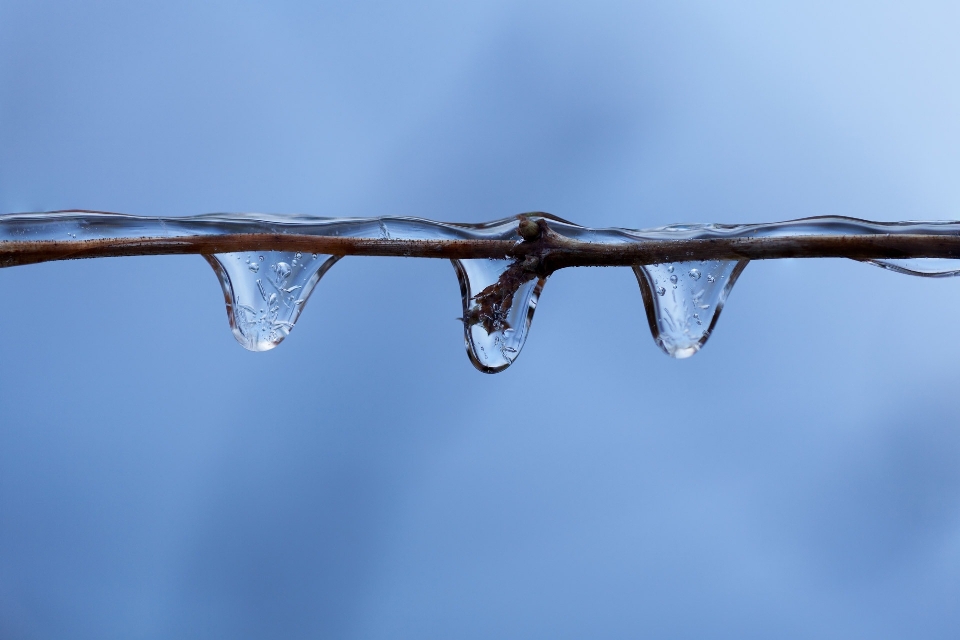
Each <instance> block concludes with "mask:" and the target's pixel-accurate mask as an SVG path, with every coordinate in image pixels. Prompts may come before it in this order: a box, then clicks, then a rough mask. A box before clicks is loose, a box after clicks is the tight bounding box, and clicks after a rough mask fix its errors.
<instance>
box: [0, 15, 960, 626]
mask: <svg viewBox="0 0 960 640" xmlns="http://www.w3.org/2000/svg"><path fill="white" fill-rule="evenodd" d="M399 4H401V3H397V4H394V3H391V4H376V3H372V4H371V3H337V4H327V5H322V4H315V3H279V2H271V3H262V4H257V3H241V2H234V3H216V2H211V3H176V2H163V3H154V4H148V3H127V2H115V3H109V2H103V3H49V2H11V1H10V0H0V212H3V213H12V212H19V211H37V210H51V209H64V208H86V209H102V210H111V211H122V212H128V213H138V214H145V215H187V214H195V213H205V212H212V211H265V212H276V213H284V212H290V213H292V212H301V213H310V214H316V215H329V216H340V215H345V216H373V215H418V216H425V217H429V218H435V219H440V220H450V221H483V220H489V219H495V218H500V217H504V216H507V215H511V214H514V213H518V212H522V211H528V210H534V209H538V210H546V211H550V212H552V213H554V214H556V215H559V216H562V217H565V218H568V219H571V220H574V221H576V222H579V223H581V224H587V225H594V226H626V227H633V228H641V227H648V226H655V225H661V224H668V223H672V222H701V221H703V222H759V221H770V220H782V219H790V218H796V217H802V216H809V215H820V214H838V215H848V216H856V217H865V218H871V219H876V220H899V219H957V218H958V217H960V213H958V212H960V181H958V180H957V176H958V175H960V119H958V117H957V114H958V113H960V72H958V71H960V69H958V61H960V39H958V38H957V37H956V25H957V24H958V23H960V9H958V6H957V5H956V3H948V2H945V3H920V2H909V3H907V2H903V3H887V2H869V3H868V2H862V3H856V2H847V3H837V2H817V1H813V2H811V1H809V0H805V1H803V2H792V3H767V2H736V1H731V2H725V3H713V2H695V1H681V2H663V3H650V2H648V3H643V2H625V3H619V4H618V3H590V4H589V5H588V3H581V4H579V5H577V4H562V3H552V2H551V3H548V2H542V3H537V2H527V3H496V2H486V3H479V4H474V5H467V4H462V5H457V4H455V3H435V4H429V3H419V4H415V3H402V6H399ZM0 292H2V295H3V298H2V299H3V300H4V302H3V304H0V332H2V340H0V637H2V638H12V639H17V640H20V639H46V638H66V637H69V638H98V639H100V638H144V639H147V638H170V637H178V638H209V637H224V638H265V637H271V638H317V637H325V638H396V637H418V638H451V637H453V638H491V637H516V638H522V637H555V638H582V637H602V638H637V637H647V638H704V637H712V638H727V637H729V638H770V637H777V638H814V637H816V638H851V637H854V638H856V637H869V638H902V637H924V638H955V637H956V636H957V632H958V629H960V608H958V607H957V602H958V601H960V465H958V460H960V420H958V407H957V399H956V395H957V392H956V388H957V380H958V375H960V368H958V364H957V363H958V362H960V336H958V335H957V332H956V331H953V330H952V329H950V327H951V326H953V322H954V319H955V318H956V317H957V315H958V313H960V296H958V294H960V281H954V280H939V281H938V280H925V279H920V278H911V277H907V276H902V275H898V274H893V273H889V272H884V271H882V270H880V269H876V268H873V267H869V266H867V265H861V264H857V263H853V262H846V261H841V260H817V261H776V262H770V263H754V264H751V265H750V266H749V267H748V268H747V270H746V271H745V273H744V275H743V276H742V277H741V279H740V281H739V283H738V285H737V288H736V289H735V290H734V292H733V294H732V295H731V298H730V300H729V302H728V305H727V307H726V309H725V310H724V314H723V317H722V318H721V319H720V322H719V324H718V326H717V331H716V333H715V334H714V336H713V338H712V339H711V341H710V343H709V344H708V345H707V346H706V348H705V349H704V351H702V352H701V353H700V354H698V355H697V356H696V357H694V358H692V359H690V360H685V361H673V360H671V359H669V358H667V357H666V356H664V355H663V354H662V353H661V352H660V351H659V349H657V347H656V346H655V345H654V343H653V341H652V339H651V338H650V335H649V330H648V328H647V325H646V319H645V317H644V315H643V309H642V302H641V299H640V293H639V290H638V287H637V284H636V281H635V279H634V277H633V275H632V273H631V272H630V271H629V270H628V269H581V270H568V271H563V272H560V273H558V274H556V275H555V276H554V277H553V278H552V279H551V280H550V282H549V283H548V284H547V287H546V289H545V290H544V294H543V296H542V298H541V300H540V306H539V308H538V312H537V317H536V318H535V320H534V324H533V327H532V331H531V335H530V339H529V341H528V342H527V345H526V347H525V349H524V351H523V353H522V354H521V356H520V358H519V359H518V360H517V362H516V363H515V364H514V365H513V366H512V367H511V368H510V369H509V370H507V371H506V372H504V373H502V374H498V375H496V376H486V375H483V374H480V373H478V372H477V371H475V370H474V369H473V367H472V366H471V365H470V363H469V361H468V359H467V357H466V355H465V354H464V351H463V346H462V329H461V326H460V324H459V323H458V322H457V321H456V320H455V318H456V317H457V316H459V315H460V301H459V291H458V286H457V283H456V278H455V276H454V273H453V269H452V268H451V267H450V265H449V264H448V263H445V262H442V261H430V260H403V259H379V258H353V259H350V258H347V259H344V260H342V261H341V262H340V263H338V264H337V265H336V266H335V267H334V268H333V269H331V271H330V272H329V273H328V274H327V276H326V277H325V279H324V280H323V281H322V282H321V283H320V285H319V286H318V288H317V290H316V291H315V293H314V296H313V298H312V299H311V302H310V304H309V305H308V306H307V308H306V310H305V312H304V314H303V316H302V318H301V320H300V322H299V323H298V325H297V328H296V330H295V331H294V332H293V334H292V335H291V337H290V338H288V339H287V340H286V341H285V342H284V343H283V344H282V345H281V346H280V347H278V348H277V349H275V350H274V351H271V352H268V353H260V354H257V353H249V352H246V351H244V350H243V349H242V348H240V347H239V346H238V345H237V344H236V343H235V342H234V339H233V337H232V335H231V333H230V331H229V328H228V326H227V320H226V317H225V313H224V310H223V304H222V296H221V294H220V291H219V287H218V284H217V281H216V277H215V276H214V274H213V273H212V271H211V270H210V268H209V266H208V265H207V264H206V263H205V262H204V261H203V260H202V259H200V258H199V257H194V256H186V257H144V258H123V259H104V260H92V261H81V262H75V263H53V264H43V265H35V266H29V267H19V268H13V269H6V270H2V271H0Z"/></svg>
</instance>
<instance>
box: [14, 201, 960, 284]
mask: <svg viewBox="0 0 960 640" xmlns="http://www.w3.org/2000/svg"><path fill="white" fill-rule="evenodd" d="M40 215H41V216H42V215H43V214H40ZM101 215H103V214H101ZM14 217H18V216H0V230H2V227H3V225H4V223H5V222H7V220H6V219H8V218H14ZM18 218H19V217H18ZM126 218H133V217H132V216H127V217H126ZM137 220H161V219H149V218H137ZM165 220H167V221H171V220H178V219H175V218H167V219H165ZM181 220H184V219H181ZM185 220H189V219H185ZM816 220H829V221H834V222H836V221H842V222H843V223H845V224H847V225H848V226H849V225H850V224H854V223H863V224H864V228H865V231H864V232H862V233H857V232H855V231H853V232H851V231H849V230H844V231H843V232H842V233H830V231H829V229H828V228H827V229H826V230H825V231H824V232H821V233H816V234H811V233H804V232H797V233H789V225H790V224H793V223H781V224H782V225H783V229H784V231H785V232H784V233H782V234H780V235H774V236H767V237H764V236H758V235H754V236H746V235H731V236H730V237H706V238H689V237H677V238H669V237H666V238H663V237H660V238H642V237H637V238H628V239H626V240H621V241H617V242H601V241H591V240H579V239H577V238H573V237H569V236H568V235H564V234H563V233H562V232H561V231H562V230H561V231H558V230H556V229H554V228H553V227H552V223H554V224H557V223H559V224H557V226H560V227H567V226H574V227H575V225H570V223H566V222H565V221H561V220H559V219H556V218H552V217H548V216H547V214H540V213H536V214H523V215H520V216H517V219H516V222H515V224H516V231H515V234H516V236H517V237H516V239H498V238H483V237H474V238H465V239H431V238H424V239H391V238H383V237H379V238H377V237H345V236H333V235H318V234H311V233H297V232H296V231H295V230H294V231H284V232H277V233H216V234H201V233H197V234H195V235H179V236H176V237H170V236H159V235H157V236H149V235H147V236H139V237H138V236H129V237H101V238H89V239H72V238H71V239H69V240H66V239H39V240H33V239H29V237H26V238H24V239H14V238H11V234H6V235H5V236H3V235H0V266H3V267H9V266H16V265H25V264H32V263H38V262H47V261H51V260H70V259H78V258H103V257H117V256H143V255H176V254H207V255H209V254H216V253H231V252H241V251H301V252H310V253H322V254H329V255H336V256H348V255H362V256H401V257H415V258H447V259H460V260H463V259H477V258H492V259H511V260H514V261H516V262H517V264H518V266H522V267H523V269H524V271H527V272H529V273H535V274H537V275H539V276H547V275H550V274H551V273H553V272H555V271H557V270H559V269H563V268H566V267H583V266H591V267H600V266H632V265H636V264H661V263H666V262H679V261H690V260H771V259H777V258H850V259H853V260H878V259H903V258H960V225H954V226H949V225H950V224H951V223H927V224H929V225H930V228H929V229H927V230H924V229H922V228H921V229H920V230H919V231H917V230H915V229H914V227H922V225H923V224H924V223H915V224H913V226H910V227H908V228H905V227H906V226H907V224H906V223H889V224H888V226H889V227H890V228H889V232H886V233H884V232H878V231H877V230H876V227H878V226H880V223H867V222H865V221H855V220H853V219H850V218H823V219H815V218H812V219H806V220H802V221H796V222H797V223H807V224H810V221H816ZM18 222H19V220H18ZM356 222H357V224H360V223H362V222H364V221H363V220H359V219H358V220H356ZM422 222H426V223H429V224H436V225H440V224H441V223H430V222H429V221H422ZM21 224H22V223H21ZM491 224H492V223H491ZM869 225H872V227H869ZM934 225H940V226H939V227H936V226H934ZM754 226H755V227H763V226H764V225H754ZM767 226H770V225H767ZM955 226H956V228H954V227H955ZM464 228H467V226H466V225H464ZM744 228H747V229H748V228H749V227H744ZM293 229H296V227H293ZM576 229H581V230H584V231H593V230H587V229H584V228H582V227H576ZM601 231H603V230H601ZM657 231H660V233H661V235H663V234H664V231H663V230H657ZM631 233H635V234H637V235H642V234H643V233H644V232H631ZM25 235H27V234H25Z"/></svg>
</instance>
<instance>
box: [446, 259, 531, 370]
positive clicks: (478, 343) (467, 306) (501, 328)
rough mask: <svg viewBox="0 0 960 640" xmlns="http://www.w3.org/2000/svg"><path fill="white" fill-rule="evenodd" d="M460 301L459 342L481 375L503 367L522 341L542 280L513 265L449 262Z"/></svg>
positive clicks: (518, 351)
mask: <svg viewBox="0 0 960 640" xmlns="http://www.w3.org/2000/svg"><path fill="white" fill-rule="evenodd" d="M451 262H452V263H453V268H454V269H456V271H457V278H458V279H459V280H460V294H461V297H462V299H463V338H464V342H465V343H466V347H467V355H469V356H470V361H471V362H473V366H475V367H476V368H477V369H479V370H480V371H482V372H484V373H497V372H499V371H503V370H504V369H506V368H507V367H509V366H510V365H511V364H512V363H513V361H514V360H516V358H517V356H518V355H519V354H520V350H521V349H523V343H524V342H525V341H526V339H527V333H528V332H529V330H530V322H531V321H532V320H533V312H534V311H535V310H536V308H537V299H538V298H539V297H540V292H541V291H542V290H543V285H544V284H545V283H546V281H547V279H546V278H545V277H539V276H537V275H535V274H533V273H529V272H527V271H525V270H524V269H523V267H522V266H521V264H520V263H519V262H516V261H513V260H486V259H476V260H451Z"/></svg>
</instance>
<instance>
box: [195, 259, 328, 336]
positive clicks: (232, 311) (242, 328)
mask: <svg viewBox="0 0 960 640" xmlns="http://www.w3.org/2000/svg"><path fill="white" fill-rule="evenodd" d="M204 258H206V259H207V262H209V263H210V266H211V267H213V270H214V271H215V272H216V274H217V277H218V278H219V279H220V286H221V287H223V297H224V301H225V302H226V305H227V317H228V318H229V319H230V328H231V329H232V330H233V335H234V337H235V338H236V339H237V342H239V343H240V344H241V345H243V347H244V348H245V349H249V350H250V351H268V350H270V349H273V348H274V347H275V346H277V345H278V344H280V343H281V342H283V339H284V338H286V337H287V336H288V335H289V334H290V331H291V330H292V329H293V326H294V325H295V324H296V322H297V318H299V317H300V312H301V311H303V307H304V305H305V304H306V303H307V299H308V298H309V297H310V293H311V292H312V291H313V288H314V287H315V286H316V285H317V283H318V282H319V281H320V278H322V277H323V274H325V273H326V272H327V269H329V268H330V267H331V266H333V263H335V262H336V261H337V260H339V259H340V258H339V257H338V256H328V255H324V254H310V253H305V254H301V253H297V252H287V251H261V252H254V253H218V254H216V255H209V256H204Z"/></svg>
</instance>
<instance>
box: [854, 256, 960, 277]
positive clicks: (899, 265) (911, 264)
mask: <svg viewBox="0 0 960 640" xmlns="http://www.w3.org/2000/svg"><path fill="white" fill-rule="evenodd" d="M867 262H868V263H869V264H873V265H876V266H878V267H881V268H883V269H887V270H889V271H896V272H897V273H904V274H906V275H909V276H923V277H925V278H950V277H953V276H958V275H960V260H951V259H950V258H905V259H903V260H868V261H867Z"/></svg>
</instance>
